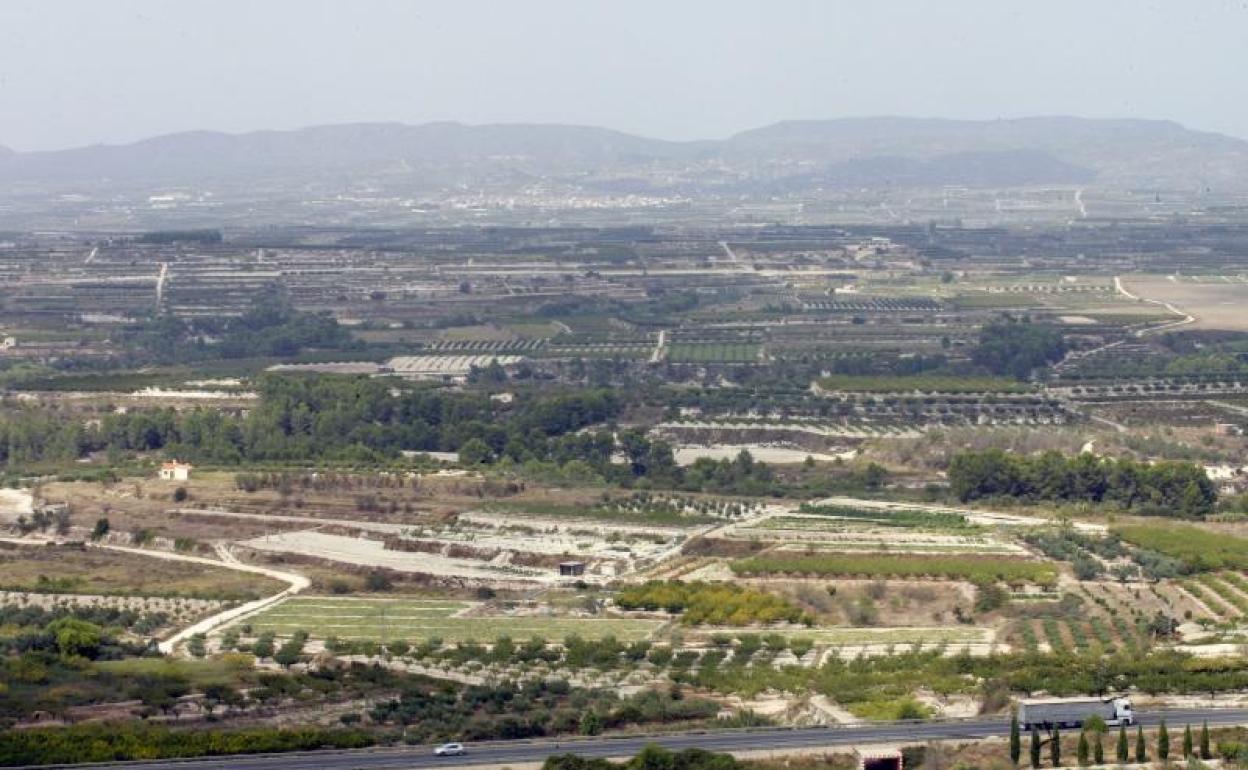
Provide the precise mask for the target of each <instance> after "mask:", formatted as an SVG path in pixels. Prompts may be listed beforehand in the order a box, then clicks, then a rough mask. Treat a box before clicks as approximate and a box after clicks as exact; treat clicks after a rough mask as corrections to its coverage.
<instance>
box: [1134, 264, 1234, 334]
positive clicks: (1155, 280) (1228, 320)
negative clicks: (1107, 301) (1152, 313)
mask: <svg viewBox="0 0 1248 770" xmlns="http://www.w3.org/2000/svg"><path fill="white" fill-rule="evenodd" d="M1123 287H1124V288H1125V289H1126V290H1127V291H1129V292H1131V293H1132V294H1134V295H1135V296H1137V297H1139V298H1141V299H1144V300H1152V301H1154V302H1162V303H1168V304H1170V305H1173V306H1174V307H1175V308H1176V309H1177V310H1180V311H1182V312H1184V313H1191V314H1192V315H1193V316H1194V317H1195V318H1196V321H1195V323H1193V324H1190V325H1189V327H1188V328H1199V329H1220V330H1225V331H1248V315H1246V314H1245V313H1244V312H1243V307H1244V302H1245V301H1248V283H1244V282H1243V281H1242V280H1239V279H1238V278H1234V279H1222V280H1219V279H1204V278H1202V279H1200V280H1196V279H1189V278H1180V279H1176V280H1171V279H1170V278H1168V277H1165V276H1156V275H1149V276H1132V277H1130V278H1125V279H1123ZM1176 318H1177V316H1176Z"/></svg>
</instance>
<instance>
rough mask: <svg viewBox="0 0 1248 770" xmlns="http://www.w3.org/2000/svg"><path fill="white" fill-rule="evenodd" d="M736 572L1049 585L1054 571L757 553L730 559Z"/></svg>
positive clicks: (1035, 566) (1003, 561) (994, 560)
mask: <svg viewBox="0 0 1248 770" xmlns="http://www.w3.org/2000/svg"><path fill="white" fill-rule="evenodd" d="M732 571H733V572H735V573H736V574H738V575H746V576H754V575H786V574H787V575H818V576H830V575H840V576H855V577H890V578H924V577H930V578H943V579H949V580H970V581H975V582H994V581H1004V582H1006V583H1010V584H1020V583H1035V584H1038V585H1051V584H1053V583H1055V582H1056V581H1057V571H1056V570H1055V569H1054V568H1053V567H1052V566H1051V565H1048V564H1043V563H1040V562H1034V561H1027V560H1024V559H1007V558H1000V557H989V556H904V555H887V554H861V555H855V554H827V555H815V556H807V555H802V556H787V555H785V556H755V557H753V558H749V559H743V560H741V561H736V562H733V563H732Z"/></svg>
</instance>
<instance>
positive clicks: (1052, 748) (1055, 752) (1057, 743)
mask: <svg viewBox="0 0 1248 770" xmlns="http://www.w3.org/2000/svg"><path fill="white" fill-rule="evenodd" d="M1049 761H1050V762H1052V763H1053V766H1054V767H1061V766H1062V731H1061V730H1059V729H1058V728H1056V727H1054V728H1053V737H1052V738H1050V739H1049Z"/></svg>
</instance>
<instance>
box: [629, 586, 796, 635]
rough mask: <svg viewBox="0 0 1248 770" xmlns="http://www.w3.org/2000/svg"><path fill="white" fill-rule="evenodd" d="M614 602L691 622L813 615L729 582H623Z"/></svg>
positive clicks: (756, 620)
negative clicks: (677, 614) (624, 583)
mask: <svg viewBox="0 0 1248 770" xmlns="http://www.w3.org/2000/svg"><path fill="white" fill-rule="evenodd" d="M615 603H616V605H617V606H619V607H621V608H623V609H626V610H648V611H651V612H654V611H656V610H665V611H667V612H671V613H681V621H682V622H684V623H688V624H691V625H700V624H703V623H706V624H710V625H720V626H723V625H731V626H749V625H754V624H756V623H762V624H767V623H779V622H786V623H804V624H806V625H811V624H813V623H814V618H812V617H810V615H808V614H807V613H806V612H804V611H803V610H802V609H801V608H800V607H797V606H796V605H794V604H792V603H790V602H788V601H786V600H784V599H783V598H781V597H779V596H776V595H775V594H772V593H768V592H766V591H760V590H758V589H756V588H748V587H745V586H740V585H735V584H732V583H704V582H702V581H695V582H691V583H683V582H681V581H679V580H652V581H649V582H647V583H643V584H641V585H633V586H625V587H624V589H623V590H621V591H620V592H619V593H618V594H617V595H616V597H615Z"/></svg>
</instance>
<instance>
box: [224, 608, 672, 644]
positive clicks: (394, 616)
mask: <svg viewBox="0 0 1248 770" xmlns="http://www.w3.org/2000/svg"><path fill="white" fill-rule="evenodd" d="M471 606H472V605H471V604H469V603H467V602H454V601H436V600H420V599H392V600H391V599H344V598H340V597H332V598H331V597H317V596H307V597H297V598H293V599H288V600H286V601H285V602H282V603H281V604H279V605H277V606H276V607H274V608H272V609H270V610H266V611H264V612H261V613H260V614H258V615H255V616H253V617H251V618H249V619H248V620H247V621H246V623H247V624H249V625H250V626H251V628H252V631H253V633H257V634H258V633H263V632H265V631H272V632H273V633H275V634H277V635H279V636H287V635H290V634H293V633H295V632H296V631H307V632H308V633H309V634H310V635H311V636H312V637H313V638H317V639H327V638H329V637H331V636H332V637H337V638H339V639H344V640H367V641H376V642H386V641H395V640H403V641H408V642H421V641H424V640H427V639H432V638H438V639H441V640H443V641H444V642H447V643H451V644H454V643H457V642H465V641H477V642H492V641H493V640H494V639H497V638H498V637H500V636H510V637H511V638H513V639H529V638H531V637H534V636H539V637H542V638H544V639H547V640H550V641H552V642H559V641H562V640H563V639H564V638H565V637H568V636H572V635H577V636H580V637H582V638H584V639H602V638H604V637H607V636H614V637H615V638H616V639H620V640H622V641H634V640H637V639H645V638H648V637H649V636H650V635H651V634H653V633H654V632H655V630H657V629H658V627H659V626H661V625H662V622H661V621H657V620H630V619H620V618H550V617H467V618H464V617H455V615H456V614H457V613H459V612H462V611H463V610H466V609H468V608H470V607H471Z"/></svg>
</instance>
